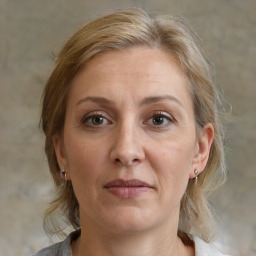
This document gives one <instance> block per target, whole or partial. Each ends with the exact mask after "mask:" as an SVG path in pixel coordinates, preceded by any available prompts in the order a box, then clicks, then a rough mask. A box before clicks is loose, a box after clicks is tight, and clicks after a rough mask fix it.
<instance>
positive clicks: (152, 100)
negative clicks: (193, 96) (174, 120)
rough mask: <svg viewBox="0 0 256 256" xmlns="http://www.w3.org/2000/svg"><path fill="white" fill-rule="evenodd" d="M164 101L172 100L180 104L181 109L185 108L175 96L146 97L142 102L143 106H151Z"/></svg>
mask: <svg viewBox="0 0 256 256" xmlns="http://www.w3.org/2000/svg"><path fill="white" fill-rule="evenodd" d="M163 100H171V101H174V102H176V103H177V104H179V105H180V106H181V107H183V108H184V105H183V104H182V103H181V102H180V101H179V100H178V99H177V98H176V97H174V96H171V95H161V96H152V97H146V98H144V99H143V100H142V102H141V105H149V104H153V103H157V102H159V101H163Z"/></svg>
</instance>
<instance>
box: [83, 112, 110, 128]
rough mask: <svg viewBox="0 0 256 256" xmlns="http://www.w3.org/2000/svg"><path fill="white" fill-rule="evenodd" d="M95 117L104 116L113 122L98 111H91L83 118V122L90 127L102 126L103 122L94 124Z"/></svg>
mask: <svg viewBox="0 0 256 256" xmlns="http://www.w3.org/2000/svg"><path fill="white" fill-rule="evenodd" d="M95 118H103V119H104V120H105V121H107V122H109V123H111V122H110V121H109V120H108V119H107V118H106V117H105V116H104V115H102V114H100V113H97V112H94V113H89V114H87V115H85V116H84V117H83V118H82V120H81V123H82V124H83V125H85V126H88V127H101V126H102V124H98V125H97V124H93V119H95ZM103 125H104V124H103Z"/></svg>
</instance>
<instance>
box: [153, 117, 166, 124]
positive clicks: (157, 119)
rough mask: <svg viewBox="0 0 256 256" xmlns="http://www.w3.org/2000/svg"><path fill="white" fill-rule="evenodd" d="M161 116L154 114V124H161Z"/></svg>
mask: <svg viewBox="0 0 256 256" xmlns="http://www.w3.org/2000/svg"><path fill="white" fill-rule="evenodd" d="M163 120H164V119H163V117H162V116H156V117H155V118H154V121H153V122H154V124H156V125H159V124H162V123H163Z"/></svg>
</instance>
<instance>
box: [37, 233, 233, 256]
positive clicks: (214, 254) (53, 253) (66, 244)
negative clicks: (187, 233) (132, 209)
mask: <svg viewBox="0 0 256 256" xmlns="http://www.w3.org/2000/svg"><path fill="white" fill-rule="evenodd" d="M80 233H81V230H80V229H79V230H77V231H74V232H72V233H71V234H70V235H68V236H67V237H66V239H65V240H64V241H63V242H59V243H56V244H53V245H51V246H49V247H47V248H44V249H42V250H41V251H39V252H38V253H36V254H34V255H33V256H72V249H71V242H72V241H73V240H76V239H77V238H78V237H79V236H80ZM193 240H194V242H195V250H196V256H228V255H224V254H222V253H220V252H219V251H218V250H217V249H216V248H215V247H214V246H213V245H210V244H207V243H205V242H204V241H203V240H201V239H200V238H198V237H193Z"/></svg>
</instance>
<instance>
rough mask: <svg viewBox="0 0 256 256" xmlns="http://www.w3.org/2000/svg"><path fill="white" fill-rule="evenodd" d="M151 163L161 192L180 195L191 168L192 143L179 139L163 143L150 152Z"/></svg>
mask: <svg viewBox="0 0 256 256" xmlns="http://www.w3.org/2000/svg"><path fill="white" fill-rule="evenodd" d="M151 155H152V157H151V159H152V161H151V165H152V166H153V169H154V170H156V172H157V177H158V182H159V186H160V188H161V190H162V191H163V193H164V192H165V191H166V193H167V194H168V193H169V194H170V193H171V194H172V195H173V194H175V193H176V192H177V194H178V195H179V196H182V195H183V193H184V192H185V189H186V186H187V183H188V180H189V172H190V170H191V168H192V155H193V143H188V141H182V142H181V141H179V143H177V142H173V143H163V144H162V145H159V147H158V148H155V149H154V152H152V154H151Z"/></svg>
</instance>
